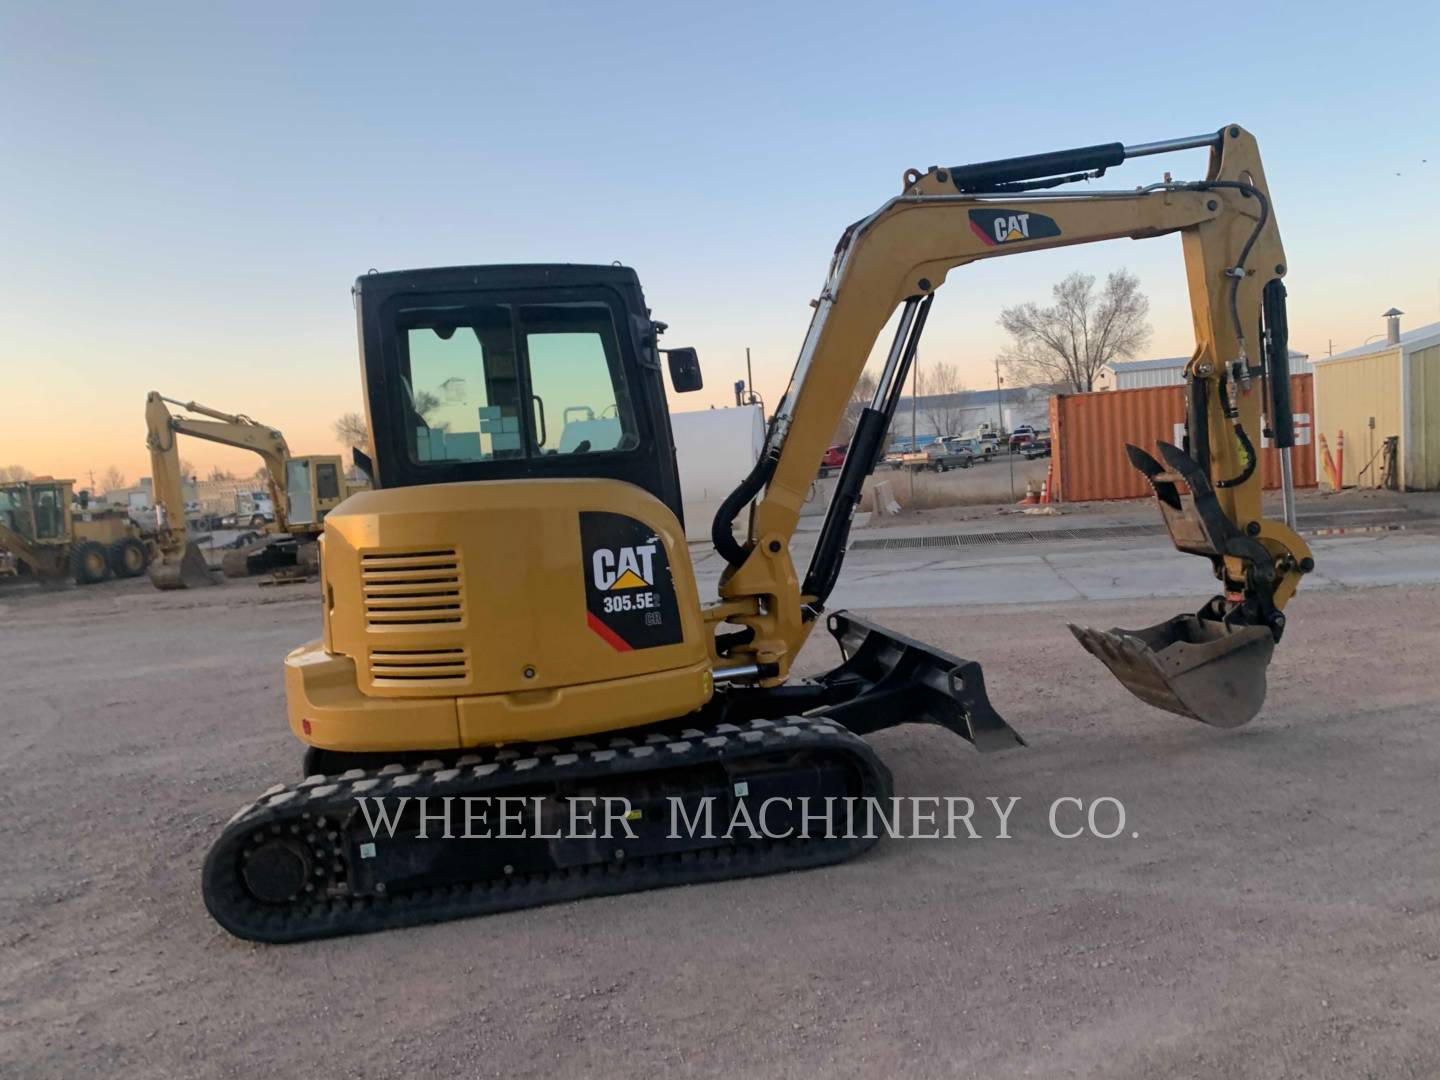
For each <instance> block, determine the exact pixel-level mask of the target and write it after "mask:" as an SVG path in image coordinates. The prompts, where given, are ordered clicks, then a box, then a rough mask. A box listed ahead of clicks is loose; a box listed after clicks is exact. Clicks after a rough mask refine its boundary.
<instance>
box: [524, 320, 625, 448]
mask: <svg viewBox="0 0 1440 1080" xmlns="http://www.w3.org/2000/svg"><path fill="white" fill-rule="evenodd" d="M520 328H521V333H522V335H523V339H524V346H525V355H526V357H527V359H528V361H529V376H530V386H529V391H530V401H529V403H528V416H527V420H528V422H529V427H530V451H531V453H532V454H535V455H539V456H542V457H548V456H551V455H557V454H593V453H602V452H605V451H613V450H633V449H634V448H635V447H637V446H638V445H639V439H638V437H637V435H636V429H635V412H634V409H633V407H632V406H631V403H630V395H629V390H628V387H627V386H626V385H625V376H624V371H623V370H622V368H621V363H620V352H619V347H618V341H617V338H616V332H615V325H614V320H613V318H612V316H611V313H610V308H609V306H608V305H606V304H603V303H594V302H591V303H585V302H581V303H573V304H543V305H539V304H537V305H530V306H527V307H524V308H521V310H520Z"/></svg>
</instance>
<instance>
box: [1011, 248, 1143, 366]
mask: <svg viewBox="0 0 1440 1080" xmlns="http://www.w3.org/2000/svg"><path fill="white" fill-rule="evenodd" d="M1051 291H1052V295H1053V296H1054V299H1055V303H1054V304H1052V305H1051V306H1050V307H1044V308H1042V307H1040V306H1039V305H1038V304H1036V303H1035V302H1034V301H1030V302H1028V303H1024V304H1017V305H1015V306H1014V307H1007V308H1005V309H1004V310H1003V311H1002V312H1001V313H1000V320H999V321H1000V325H1001V326H1002V327H1004V328H1005V331H1006V332H1007V333H1008V334H1009V335H1010V337H1011V339H1012V340H1011V343H1010V345H1009V346H1008V347H1007V348H1006V349H1005V350H1004V351H1002V352H1001V353H1000V362H1001V363H1002V364H1004V365H1005V370H1006V371H1008V372H1009V373H1010V378H1011V380H1012V381H1013V382H1016V383H1049V384H1051V385H1058V386H1063V387H1065V388H1067V389H1068V390H1070V391H1072V392H1075V393H1088V392H1089V391H1090V390H1093V389H1094V387H1095V378H1096V376H1098V375H1099V374H1100V372H1101V370H1102V369H1103V368H1104V367H1105V365H1106V364H1108V363H1109V362H1110V361H1112V360H1119V359H1127V358H1129V357H1132V356H1134V355H1135V353H1136V352H1137V351H1138V350H1139V349H1141V348H1143V347H1144V345H1145V343H1146V342H1147V341H1149V340H1150V324H1149V322H1148V321H1147V319H1146V316H1147V315H1149V313H1150V301H1149V300H1148V299H1146V297H1145V294H1144V293H1142V292H1141V291H1140V279H1139V278H1137V277H1136V276H1135V275H1134V274H1132V273H1130V272H1129V271H1128V270H1116V271H1114V272H1113V273H1111V274H1109V275H1108V276H1107V277H1106V278H1105V285H1104V287H1103V288H1101V289H1100V290H1098V292H1097V290H1096V288H1095V278H1094V276H1093V275H1091V274H1082V273H1079V272H1076V273H1073V274H1070V275H1069V276H1068V277H1066V278H1065V280H1063V281H1061V282H1060V283H1059V284H1057V285H1056V286H1055V287H1054V288H1053V289H1052V290H1051Z"/></svg>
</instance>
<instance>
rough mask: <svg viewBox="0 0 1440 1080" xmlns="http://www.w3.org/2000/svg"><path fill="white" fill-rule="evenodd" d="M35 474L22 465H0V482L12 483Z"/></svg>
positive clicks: (27, 478)
mask: <svg viewBox="0 0 1440 1080" xmlns="http://www.w3.org/2000/svg"><path fill="white" fill-rule="evenodd" d="M33 475H35V474H34V473H32V472H31V471H30V470H29V469H27V468H25V466H24V465H0V483H3V484H14V483H17V482H19V481H21V480H29V479H30V477H32V476H33Z"/></svg>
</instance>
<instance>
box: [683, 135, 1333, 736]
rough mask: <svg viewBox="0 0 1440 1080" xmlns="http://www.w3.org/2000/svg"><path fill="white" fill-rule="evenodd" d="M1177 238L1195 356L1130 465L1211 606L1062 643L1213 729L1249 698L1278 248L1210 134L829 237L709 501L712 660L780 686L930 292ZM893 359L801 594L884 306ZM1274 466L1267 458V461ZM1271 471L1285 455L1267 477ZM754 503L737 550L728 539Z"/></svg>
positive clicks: (1271, 224)
mask: <svg viewBox="0 0 1440 1080" xmlns="http://www.w3.org/2000/svg"><path fill="white" fill-rule="evenodd" d="M1202 147H1208V148H1209V150H1210V165H1209V169H1208V172H1207V175H1206V178H1205V179H1204V180H1200V181H1193V182H1172V181H1170V180H1169V179H1168V176H1167V179H1166V181H1165V182H1163V183H1157V184H1152V185H1150V186H1148V187H1145V188H1140V189H1135V190H1131V191H1115V192H1084V193H1077V194H1067V193H1049V194H1040V195H1037V194H1032V192H1033V191H1036V190H1039V189H1042V188H1049V187H1054V186H1058V185H1060V184H1064V183H1068V182H1072V181H1075V180H1080V179H1089V178H1091V177H1093V176H1098V175H1100V174H1101V173H1103V172H1104V171H1105V169H1106V168H1108V167H1110V166H1113V165H1117V164H1119V163H1120V162H1122V161H1124V160H1126V159H1128V158H1132V157H1139V156H1144V155H1149V154H1157V153H1165V152H1169V151H1174V150H1184V149H1194V148H1202ZM1175 233H1178V234H1180V237H1181V241H1182V246H1183V250H1184V256H1185V265H1186V274H1187V280H1188V283H1189V292H1190V302H1191V310H1192V315H1193V321H1194V327H1195V339H1196V347H1195V351H1194V354H1193V356H1192V358H1191V360H1190V363H1189V365H1188V366H1187V368H1186V381H1187V386H1188V391H1187V393H1188V415H1187V424H1186V432H1187V433H1186V439H1185V446H1184V447H1175V446H1170V445H1169V444H1161V445H1160V446H1159V447H1158V448H1156V450H1157V452H1158V453H1159V454H1160V458H1161V460H1158V461H1157V460H1156V458H1155V457H1153V456H1152V455H1151V453H1150V452H1149V450H1146V449H1141V448H1136V447H1132V448H1131V449H1130V455H1131V459H1132V461H1133V462H1134V463H1135V464H1136V465H1137V467H1139V468H1140V469H1141V471H1142V472H1144V473H1145V475H1146V476H1147V478H1148V479H1149V480H1150V482H1151V484H1152V486H1153V488H1154V491H1155V495H1156V499H1157V502H1158V503H1159V505H1160V508H1161V510H1162V513H1163V516H1164V519H1165V522H1166V525H1167V526H1168V527H1169V530H1170V533H1171V536H1172V539H1173V540H1174V541H1175V544H1176V546H1177V547H1178V548H1179V549H1180V550H1182V551H1186V552H1190V553H1193V554H1198V555H1203V556H1205V557H1207V558H1209V559H1210V560H1211V562H1212V564H1213V566H1214V569H1215V573H1216V576H1217V578H1219V579H1220V580H1221V582H1222V584H1223V591H1222V593H1221V594H1220V595H1218V596H1216V597H1215V598H1214V599H1213V600H1211V601H1209V602H1208V603H1207V604H1205V605H1204V606H1203V607H1202V608H1201V609H1200V610H1199V611H1198V612H1197V613H1196V614H1194V615H1185V616H1180V617H1179V618H1177V619H1174V620H1170V621H1169V622H1167V623H1163V624H1160V625H1159V626H1156V627H1151V628H1148V629H1146V630H1143V631H1123V630H1110V631H1095V630H1088V629H1080V628H1072V629H1073V630H1074V631H1075V633H1076V636H1077V638H1079V640H1080V641H1081V643H1082V644H1083V645H1084V647H1085V648H1086V649H1088V650H1089V651H1090V652H1092V653H1094V654H1095V655H1096V656H1097V657H1099V658H1100V659H1101V660H1102V661H1104V663H1105V664H1106V665H1107V666H1108V667H1109V668H1110V669H1111V670H1112V671H1113V672H1114V673H1115V674H1116V675H1117V677H1119V679H1120V680H1121V682H1122V683H1124V684H1125V685H1126V686H1127V687H1128V688H1129V689H1131V690H1132V691H1133V692H1134V693H1135V694H1137V696H1139V697H1141V698H1142V699H1144V700H1146V701H1148V702H1150V703H1151V704H1155V705H1158V706H1160V707H1161V708H1165V709H1169V710H1171V711H1173V712H1177V713H1181V714H1182V715H1187V716H1192V717H1195V718H1196V719H1200V720H1203V721H1205V722H1206V723H1210V724H1215V725H1218V726H1222V727H1228V726H1234V725H1236V724H1240V723H1244V722H1245V721H1247V720H1249V719H1250V718H1251V717H1252V716H1254V714H1255V712H1256V711H1258V709H1259V707H1260V704H1261V702H1262V701H1263V699H1264V671H1265V666H1266V664H1267V663H1268V661H1269V658H1270V653H1271V651H1272V650H1273V647H1274V644H1275V642H1276V641H1278V640H1279V637H1280V635H1281V633H1282V631H1283V628H1284V615H1283V614H1282V611H1281V609H1282V608H1283V607H1284V605H1285V602H1286V601H1287V600H1288V599H1289V597H1290V596H1291V595H1292V594H1293V592H1294V590H1295V587H1296V585H1297V583H1298V581H1299V578H1300V576H1301V575H1302V574H1304V573H1305V572H1307V571H1309V570H1310V569H1311V568H1313V565H1314V562H1313V560H1312V558H1311V556H1310V552H1309V549H1308V548H1307V546H1306V545H1305V543H1304V541H1302V540H1301V539H1300V538H1299V537H1298V536H1297V535H1296V533H1295V531H1294V528H1293V504H1292V503H1291V501H1290V498H1289V494H1288V491H1287V497H1286V506H1287V514H1286V516H1287V519H1288V520H1286V521H1273V520H1268V519H1266V518H1265V517H1264V515H1263V514H1262V511H1261V478H1260V474H1259V471H1258V468H1257V465H1258V450H1257V449H1256V447H1257V446H1258V445H1259V443H1260V435H1261V432H1262V430H1263V431H1264V432H1266V433H1267V434H1269V435H1270V436H1271V437H1272V438H1273V440H1274V442H1275V443H1276V445H1278V446H1280V447H1282V448H1284V447H1288V446H1289V445H1290V442H1291V434H1290V432H1291V418H1290V412H1289V400H1288V388H1289V377H1288V345H1287V342H1286V340H1285V321H1284V286H1283V285H1282V284H1281V279H1282V278H1283V276H1284V274H1285V270H1286V266H1285V256H1284V251H1283V249H1282V247H1281V244H1280V235H1279V232H1278V230H1277V228H1276V223H1275V216H1274V213H1273V211H1272V210H1271V207H1270V201H1269V196H1268V193H1267V189H1266V184H1265V175H1264V171H1263V169H1262V168H1261V163H1260V155H1259V150H1258V148H1257V147H1256V144H1255V140H1254V138H1253V137H1252V136H1251V135H1250V134H1249V133H1248V132H1246V131H1244V130H1243V129H1241V128H1239V127H1235V126H1229V127H1226V128H1223V129H1221V130H1220V131H1219V132H1217V133H1215V134H1212V135H1204V136H1198V137H1195V138H1191V139H1176V140H1171V141H1169V142H1163V143H1151V144H1144V145H1140V146H1135V147H1125V146H1123V145H1121V144H1119V143H1114V144H1109V145H1105V146H1097V147H1087V148H1083V149H1080V150H1071V151H1060V152H1056V153H1051V154H1040V155H1035V156H1033V157H1027V158H1014V159H1010V160H1008V161H997V162H987V163H983V164H980V165H970V166H961V167H958V168H954V169H944V168H932V169H930V170H929V171H927V172H925V173H920V172H918V171H915V170H911V171H910V172H908V173H906V175H905V188H904V191H903V193H902V194H901V195H900V196H898V197H896V198H894V199H892V200H890V201H889V202H887V203H886V204H885V205H883V206H882V207H881V208H880V209H879V210H878V211H876V212H875V213H873V214H871V215H870V216H869V217H867V218H864V219H863V220H861V221H859V222H856V223H855V224H854V225H852V226H850V227H849V228H848V229H847V230H846V231H845V233H844V235H843V236H842V237H841V239H840V242H839V244H838V246H837V247H836V250H835V254H834V257H833V259H832V262H831V266H830V272H829V275H828V277H827V279H826V281H825V286H824V288H823V289H822V291H821V293H820V296H819V299H818V300H817V301H816V303H815V312H814V315H813V317H812V319H811V323H810V328H809V331H808V333H807V334H806V337H805V341H804V344H803V346H802V348H801V351H800V357H799V360H798V362H797V364H796V368H795V371H794V374H793V375H792V378H791V383H790V386H789V388H788V389H787V391H786V393H785V396H784V398H783V400H782V401H781V403H780V405H779V407H778V409H777V410H776V413H775V415H774V417H773V418H772V420H771V423H770V428H769V432H768V435H767V440H766V444H765V449H764V452H763V453H762V455H761V457H760V460H759V462H758V463H757V465H756V466H755V469H754V471H753V472H752V473H751V474H750V476H749V477H748V478H747V479H746V480H745V482H744V483H742V484H741V486H740V487H739V488H738V489H737V490H736V491H735V492H734V493H732V495H731V497H730V498H729V499H727V500H726V502H725V503H724V504H723V505H722V507H721V509H720V511H719V513H718V514H717V516H716V519H715V523H714V528H713V531H712V538H713V540H714V543H715V546H716V549H717V550H718V551H719V552H720V553H721V555H722V556H724V557H725V559H726V561H727V562H728V564H729V566H728V569H727V570H726V572H725V575H724V576H723V577H722V580H721V586H720V595H721V600H720V602H719V603H718V604H715V605H713V606H712V607H710V608H709V609H707V618H708V619H709V621H710V622H711V623H712V625H716V626H718V624H719V623H720V622H722V621H724V622H728V623H731V624H739V625H740V626H742V627H743V628H744V629H743V630H742V631H740V632H738V633H731V634H727V635H718V636H717V662H718V663H719V664H720V665H722V666H729V667H737V668H745V669H747V670H748V669H750V668H753V669H754V670H756V671H757V672H758V673H759V674H760V676H761V677H762V679H764V680H767V684H768V685H779V684H780V683H782V682H783V681H784V680H785V678H786V676H787V675H788V674H789V671H790V667H791V664H792V663H793V661H794V659H795V657H796V655H797V654H798V653H799V651H800V648H801V646H802V645H803V644H804V642H805V640H806V637H807V636H808V634H809V632H810V630H811V628H812V627H813V626H814V624H815V622H816V621H817V620H818V618H819V616H820V614H821V613H822V611H823V610H824V604H825V601H826V599H827V598H828V596H829V593H830V591H831V589H832V588H833V586H834V584H835V582H836V579H837V578H838V576H839V569H840V562H841V559H842V558H843V554H844V550H845V546H846V541H847V537H848V533H849V527H850V519H851V516H852V515H853V512H854V509H855V507H856V505H857V504H858V502H859V498H860V492H861V485H862V483H863V481H864V479H865V477H866V476H867V475H869V473H870V472H871V471H872V470H873V468H874V466H875V463H876V461H877V460H878V458H879V455H880V453H881V451H882V449H883V439H884V435H885V432H886V430H887V429H888V427H889V424H890V420H891V418H892V417H893V415H894V412H895V408H896V405H897V404H898V401H899V398H900V394H901V389H902V387H903V385H904V382H905V377H906V373H907V371H908V369H909V366H910V364H911V362H912V361H913V358H914V355H915V350H916V346H917V343H918V340H919V336H920V332H921V330H922V329H923V326H924V323H925V320H926V317H927V315H928V312H929V309H930V305H931V303H932V301H933V298H934V294H935V292H936V290H938V289H939V288H940V286H941V285H942V284H943V283H944V282H945V279H946V277H947V275H948V274H949V273H950V271H952V270H954V269H956V268H957V267H961V266H965V265H967V264H969V263H973V262H979V261H981V260H985V259H994V258H1003V257H1006V256H1009V255H1018V254H1024V253H1026V252H1031V251H1041V250H1049V249H1051V248H1057V247H1063V246H1067V245H1072V244H1084V243H1092V242H1096V241H1102V240H1113V239H1119V238H1127V237H1128V238H1131V239H1143V238H1148V237H1155V236H1165V235H1170V234H1175ZM897 308H898V309H899V311H900V315H899V319H898V325H897V329H896V333H895V338H894V342H893V344H892V346H891V348H890V350H889V353H888V357H887V360H886V363H885V366H884V369H883V371H882V373H881V375H880V378H879V384H878V387H877V389H876V392H875V396H874V400H873V401H872V403H871V404H870V406H869V407H868V408H866V409H865V410H864V411H863V412H862V414H861V417H860V420H859V423H858V425H857V428H856V433H855V435H854V437H853V440H852V443H851V447H850V450H849V453H848V454H847V457H846V462H845V466H844V468H843V470H842V473H841V477H840V480H839V482H838V484H837V487H836V490H835V495H834V498H833V501H832V505H831V508H830V512H829V515H828V517H827V519H826V521H825V523H824V525H823V527H822V529H821V532H820V538H819V540H818V542H817V545H816V549H815V553H814V556H813V559H812V561H811V563H810V566H809V569H808V572H807V573H806V575H805V577H804V579H803V580H802V579H801V578H800V576H799V574H798V573H797V571H796V569H795V567H794V565H793V563H792V561H791V557H790V542H791V538H792V536H793V534H794V531H795V528H796V523H797V521H798V518H799V514H800V510H801V507H802V505H803V503H804V500H805V497H806V493H807V491H808V490H809V487H810V483H811V481H812V479H813V478H814V474H815V468H816V463H817V462H818V461H819V460H820V458H821V455H822V454H823V453H824V451H825V447H826V445H827V443H828V442H829V440H830V437H831V433H832V432H833V431H834V429H835V425H836V423H837V421H838V420H839V418H840V417H841V415H842V414H843V411H844V409H845V407H846V403H847V402H848V400H849V398H850V394H851V392H852V389H853V387H854V386H855V384H856V382H857V381H858V380H859V378H860V374H861V372H862V371H863V369H864V367H865V364H866V362H867V360H868V358H869V355H870V352H871V349H872V347H873V346H874V344H875V342H876V340H877V338H878V336H879V335H880V333H881V332H882V330H883V329H884V327H885V325H886V324H887V322H888V321H889V320H890V319H891V317H892V315H893V314H894V313H895V311H896V309H897ZM1284 452H1285V453H1288V450H1285V451H1284ZM1286 463H1287V464H1288V459H1287V462H1286ZM757 496H759V498H758V502H756V503H755V506H754V509H753V512H752V515H751V520H750V529H749V535H748V539H747V541H746V542H744V543H741V542H739V541H737V540H736V539H735V538H734V537H733V534H732V532H731V527H732V522H733V521H734V519H735V518H736V517H737V516H738V514H739V512H740V510H741V509H742V508H743V507H744V506H745V505H746V504H748V503H750V502H751V500H752V499H755V498H756V497H757Z"/></svg>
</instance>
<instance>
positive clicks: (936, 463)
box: [925, 438, 976, 472]
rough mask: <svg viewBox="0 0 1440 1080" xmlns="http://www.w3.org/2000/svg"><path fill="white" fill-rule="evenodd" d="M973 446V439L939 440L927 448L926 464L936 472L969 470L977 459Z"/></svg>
mask: <svg viewBox="0 0 1440 1080" xmlns="http://www.w3.org/2000/svg"><path fill="white" fill-rule="evenodd" d="M973 445H974V440H972V439H957V438H945V439H937V440H936V441H935V442H933V443H931V444H930V445H929V446H927V447H926V448H925V457H926V459H927V462H926V463H927V465H928V467H929V468H932V469H934V470H935V471H936V472H946V471H948V470H950V469H968V468H970V466H971V465H972V464H973V463H974V461H975V457H976V454H975V450H974V449H973V448H972V447H973Z"/></svg>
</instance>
